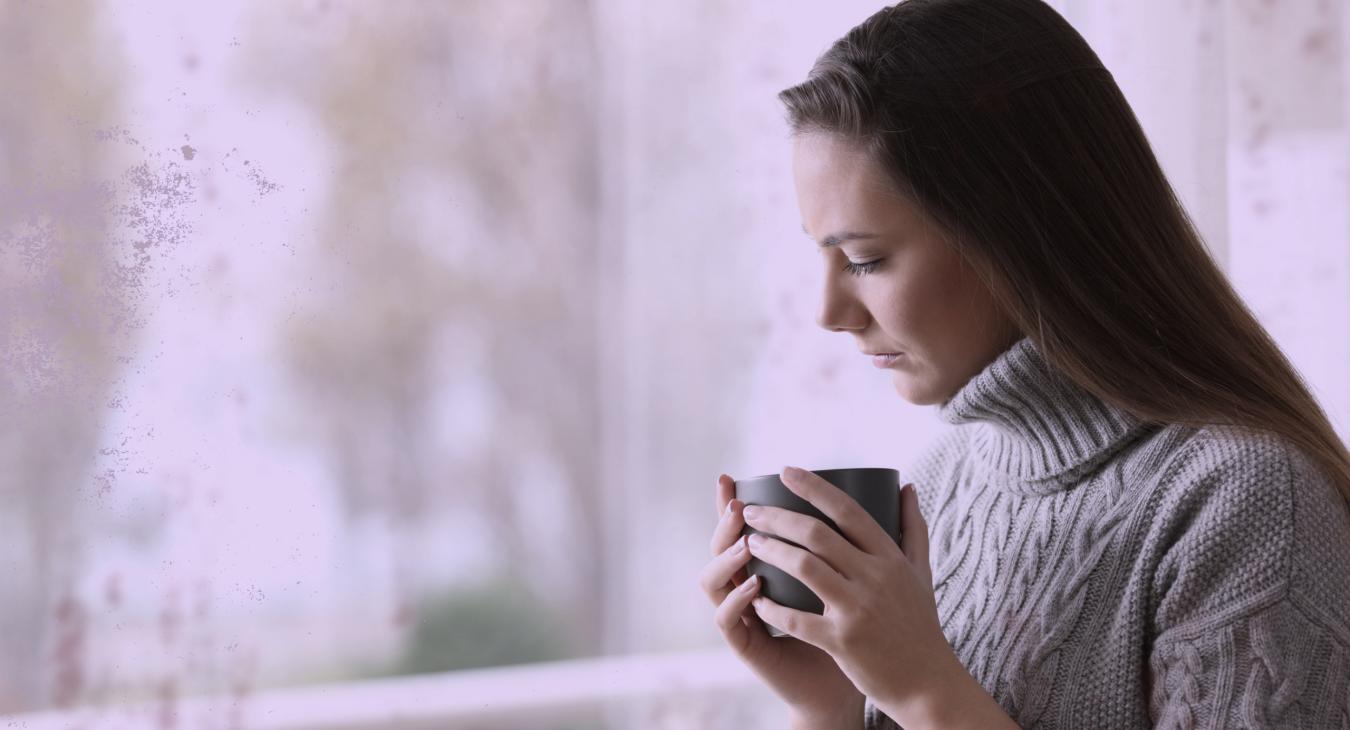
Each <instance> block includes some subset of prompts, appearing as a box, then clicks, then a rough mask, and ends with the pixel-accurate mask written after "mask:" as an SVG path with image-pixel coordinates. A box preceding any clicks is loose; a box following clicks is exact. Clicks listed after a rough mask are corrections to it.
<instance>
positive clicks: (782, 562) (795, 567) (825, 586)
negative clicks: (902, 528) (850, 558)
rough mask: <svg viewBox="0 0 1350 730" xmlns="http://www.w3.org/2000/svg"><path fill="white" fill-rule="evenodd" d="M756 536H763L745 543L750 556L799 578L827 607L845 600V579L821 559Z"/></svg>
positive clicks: (806, 552)
mask: <svg viewBox="0 0 1350 730" xmlns="http://www.w3.org/2000/svg"><path fill="white" fill-rule="evenodd" d="M758 537H762V538H763V540H762V541H761V542H760V543H759V544H758V545H756V544H755V541H753V540H751V541H749V542H748V545H749V551H750V554H751V555H754V556H755V557H757V558H759V559H760V560H763V561H764V562H766V563H768V564H769V565H772V566H774V567H775V568H778V569H780V570H782V571H783V572H784V573H787V574H788V575H790V576H792V577H793V578H796V579H797V580H799V581H801V582H802V585H805V586H806V587H807V588H810V589H811V592H812V593H815V594H816V595H817V596H819V597H820V600H821V601H823V602H824V603H825V605H827V606H837V605H841V604H843V603H844V602H845V601H846V596H847V594H848V581H847V580H846V579H845V578H844V576H842V575H840V574H839V573H837V572H836V571H835V569H834V568H831V567H830V566H829V565H828V564H826V563H825V561H824V560H821V559H820V558H818V557H816V556H815V555H812V554H811V553H810V552H808V551H806V550H803V549H801V548H799V547H797V546H796V545H789V544H788V543H785V542H783V541H782V540H778V539H775V538H773V537H770V536H768V535H758ZM892 544H894V543H892ZM769 623H773V622H772V621H770V622H769Z"/></svg>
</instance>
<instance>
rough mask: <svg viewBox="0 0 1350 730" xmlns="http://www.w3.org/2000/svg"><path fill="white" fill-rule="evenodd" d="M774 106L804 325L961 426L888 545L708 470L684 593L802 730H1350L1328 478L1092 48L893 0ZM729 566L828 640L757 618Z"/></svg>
mask: <svg viewBox="0 0 1350 730" xmlns="http://www.w3.org/2000/svg"><path fill="white" fill-rule="evenodd" d="M780 98H781V99H782V101H783V102H784V103H785V105H786V107H787V111H788V120H789V123H790V126H791V130H792V132H793V174H794V179H795V183H796V189H797V198H798V204H799V207H800V210H801V215H802V221H803V225H804V228H805V229H806V231H807V232H808V234H809V235H810V236H811V237H812V238H813V239H815V241H816V243H817V244H818V251H819V255H820V256H821V257H822V260H823V262H824V264H825V266H824V272H825V289H824V301H823V304H822V310H821V313H820V317H819V324H820V325H821V326H822V327H825V328H828V329H830V330H836V331H840V332H846V333H848V334H849V335H851V337H852V339H853V340H854V344H856V346H857V347H858V348H859V349H860V350H861V351H863V352H865V353H869V354H877V353H899V354H898V356H895V357H892V358H882V359H880V360H879V361H878V364H880V365H882V366H884V367H888V368H890V369H891V370H892V372H893V375H894V382H895V387H896V389H897V391H898V392H899V393H900V395H901V396H902V397H904V398H905V399H906V400H908V401H910V402H912V403H916V404H936V405H937V408H938V411H939V412H940V414H941V416H942V417H943V419H945V420H946V421H947V422H948V423H951V424H953V425H954V426H955V427H954V428H952V429H950V430H949V431H948V432H947V433H946V434H944V435H943V436H942V437H940V438H939V439H938V440H937V441H936V443H934V444H933V445H932V446H931V447H930V448H929V449H927V450H926V451H925V453H923V455H922V456H921V457H920V458H919V459H918V460H917V461H916V462H915V463H913V464H911V465H909V468H908V469H907V470H906V471H903V472H902V477H903V478H904V479H906V480H907V481H910V482H912V488H909V487H910V485H906V486H907V488H906V489H904V493H903V495H902V499H901V512H902V514H901V526H902V531H903V537H902V539H901V544H900V545H896V544H895V542H894V541H893V540H890V539H889V538H886V537H885V536H884V533H882V532H881V530H880V528H879V527H878V526H877V525H876V523H875V522H874V521H871V520H870V519H869V518H867V516H866V514H865V513H863V512H862V511H861V509H860V508H858V507H857V505H856V503H852V502H851V500H848V499H847V498H843V495H842V492H839V491H838V490H835V489H833V487H832V485H829V484H828V483H827V482H824V480H822V479H820V478H818V477H816V476H815V475H813V474H810V473H809V472H805V473H801V472H795V471H794V470H791V469H788V470H785V472H784V475H783V478H784V481H785V483H787V484H788V486H789V487H790V488H791V489H793V490H794V491H796V492H797V493H798V494H800V495H801V496H803V497H804V498H806V499H807V500H808V501H810V502H812V503H813V504H815V505H816V506H817V507H819V508H820V509H821V510H822V511H823V512H824V513H825V514H826V515H828V516H830V518H831V519H832V520H834V521H835V522H836V523H837V524H838V525H839V526H840V530H841V532H842V534H839V533H835V532H833V531H831V530H828V529H820V528H821V525H820V524H813V523H817V521H816V520H814V519H812V518H810V517H807V516H804V515H796V514H794V513H790V512H785V511H783V510H779V509H775V508H772V507H763V508H761V509H760V510H759V514H757V515H755V516H753V517H752V516H751V515H750V514H749V510H747V509H745V508H744V505H742V504H741V503H740V502H739V501H737V500H734V499H732V496H733V488H734V484H733V482H732V480H731V478H730V477H728V476H727V475H721V477H720V478H719V480H718V486H717V504H718V509H719V512H720V513H721V514H722V517H721V518H720V520H719V523H718V525H717V527H716V529H715V531H714V534H713V538H712V549H713V554H714V556H715V557H714V558H713V560H712V561H711V562H710V563H709V564H708V566H707V567H706V568H705V569H704V571H703V574H702V576H701V581H700V582H701V585H702V588H703V590H704V591H705V592H706V593H707V595H708V597H709V598H710V599H711V600H712V602H713V604H714V605H715V606H717V609H716V611H715V614H714V621H715V623H716V624H717V626H718V627H719V629H720V631H721V632H722V635H723V636H724V638H725V640H726V641H727V643H728V644H729V645H730V646H731V647H732V648H733V649H734V650H735V652H736V653H737V655H738V656H739V657H740V658H741V660H742V661H744V662H745V663H746V664H748V665H749V666H750V667H751V668H752V669H753V670H754V671H755V672H756V674H757V675H758V676H759V677H761V678H762V679H763V680H764V681H765V683H766V684H767V685H768V686H769V687H770V688H771V689H772V690H773V691H774V692H775V693H777V694H778V695H779V696H781V697H782V698H783V700H784V701H785V702H787V703H788V705H789V708H790V710H791V715H792V718H793V723H794V724H793V727H796V728H808V727H809V728H857V727H860V726H861V727H864V728H867V729H869V730H874V729H875V730H879V729H882V728H896V727H905V728H909V729H910V730H913V729H915V728H925V727H972V728H973V727H979V728H995V727H1009V728H1011V727H1047V728H1048V727H1058V728H1122V727H1153V726H1162V727H1192V726H1194V727H1256V726H1261V727H1265V726H1278V727H1341V726H1343V724H1344V723H1346V722H1347V719H1346V717H1347V712H1350V709H1348V708H1347V698H1348V697H1350V509H1347V500H1350V455H1348V454H1347V452H1346V447H1345V445H1344V444H1343V443H1342V442H1341V441H1340V440H1339V439H1338V437H1337V436H1336V434H1335V432H1334V430H1333V429H1332V427H1331V425H1330V424H1329V423H1328V420H1327V418H1326V416H1325V415H1324V413H1323V411H1322V410H1321V408H1320V407H1319V406H1318V404H1317V402H1316V401H1315V400H1314V398H1313V397H1312V395H1310V393H1309V391H1308V389H1307V388H1306V387H1305V385H1304V384H1303V382H1302V381H1301V380H1300V378H1299V376H1298V375H1297V374H1296V372H1295V370H1294V368H1293V367H1292V366H1291V365H1290V363H1289V362H1288V361H1287V360H1286V359H1285V357H1284V356H1283V354H1281V352H1280V350H1279V349H1278V348H1277V347H1276V345H1275V343H1274V342H1273V341H1272V339H1271V338H1270V336H1269V335H1268V334H1267V333H1266V332H1265V330H1264V329H1263V328H1262V327H1261V325H1260V324H1259V323H1258V322H1257V321H1256V319H1255V318H1254V317H1253V316H1252V314H1251V313H1250V312H1249V311H1248V310H1247V308H1246V307H1245V306H1244V305H1243V304H1242V302H1241V301H1240V300H1239V298H1238V297H1237V295H1236V294H1235V293H1234V291H1233V289H1232V288H1231V287H1230V285H1229V284H1228V282H1227V281H1226V279H1225V277H1224V276H1223V274H1222V273H1221V271H1220V270H1219V269H1218V268H1217V267H1216V266H1215V264H1214V263H1213V262H1212V260H1211V259H1210V258H1209V256H1208V255H1207V253H1206V251H1205V248H1204V245H1203V243H1202V241H1201V239H1200V236H1199V235H1198V234H1197V232H1196V230H1195V229H1194V227H1193V226H1192V224H1191V222H1190V220H1189V219H1188V217H1187V215H1186V213H1185V212H1184V211H1183V209H1182V207H1181V206H1180V204H1179V203H1178V201H1177V198H1176V196H1175V194H1174V193H1173V191H1172V189H1171V187H1170V186H1169V184H1168V183H1167V181H1166V179H1165V178H1164V175H1163V173H1162V170H1161V169H1160V167H1159V165H1158V163H1157V161H1156V159H1155V158H1154V156H1153V153H1152V151H1151V149H1150V147H1149V145H1148V143H1147V141H1146V139H1145V136H1144V134H1143V132H1142V131H1141V129H1140V127H1139V125H1138V123H1137V121H1136V119H1135V117H1134V115H1133V113H1132V112H1131V110H1130V108H1129V106H1128V104H1127V103H1126V101H1125V99H1124V97H1123V96H1122V95H1121V93H1120V90H1119V89H1118V88H1117V86H1116V84H1115V82H1114V80H1113V78H1112V76H1111V74H1110V73H1109V72H1108V71H1107V70H1106V69H1104V68H1103V67H1102V65H1101V62H1100V60H1099V59H1098V58H1097V56H1096V54H1095V53H1094V52H1093V51H1092V50H1091V48H1089V46H1088V45H1087V43H1086V42H1085V41H1084V40H1083V39H1082V37H1080V36H1079V35H1078V33H1077V32H1075V31H1074V29H1073V28H1072V27H1071V26H1070V25H1069V24H1068V23H1067V22H1066V21H1065V20H1064V19H1063V18H1062V17H1060V16H1059V15H1058V14H1057V13H1056V12H1055V11H1054V10H1053V9H1051V8H1050V7H1049V6H1047V5H1045V4H1043V3H1042V2H1040V1H1039V0H909V1H908V2H904V3H901V4H899V5H896V6H893V7H889V8H886V9H884V10H882V11H881V12H878V13H877V14H875V15H873V16H872V17H870V18H869V19H867V21H866V22H864V23H863V24H861V25H860V26H858V27H856V28H854V29H853V30H852V31H850V32H849V33H848V34H847V35H846V36H844V37H843V38H842V39H840V40H839V41H838V42H836V43H835V44H834V45H833V46H832V47H831V48H830V49H829V50H828V51H827V52H826V53H825V54H824V55H823V56H822V57H821V58H820V59H818V61H817V62H816V64H815V67H814V68H813V69H812V71H811V73H810V75H809V78H808V80H807V81H805V82H804V83H802V84H800V85H798V86H794V87H792V88H790V89H787V90H785V91H783V92H782V93H781V94H780ZM925 515H926V516H928V519H927V520H925V517H924V516H925ZM745 524H751V525H753V526H754V527H755V528H756V529H757V530H760V531H763V532H766V533H769V534H771V535H775V536H779V537H782V538H783V540H776V539H769V540H767V541H765V544H764V545H762V546H755V545H749V546H747V545H745V543H744V541H742V540H739V539H737V538H738V536H739V535H740V533H741V531H742V529H743V526H744V525H745ZM930 524H931V526H932V527H931V531H930V529H929V525H930ZM883 538H884V539H883ZM786 541H791V542H792V543H796V544H797V545H801V546H802V547H801V548H798V547H795V546H793V545H790V544H789V543H788V542H786ZM930 553H931V561H932V562H931V566H930ZM752 555H753V556H755V557H758V558H760V559H762V560H764V561H766V562H768V563H771V564H774V565H777V566H778V567H781V568H783V569H784V570H785V571H786V572H788V573H789V574H792V575H794V576H795V577H797V578H799V579H800V580H802V581H803V582H804V583H805V584H806V585H807V586H808V587H811V588H812V589H813V590H814V591H816V592H817V594H819V595H820V596H821V597H822V600H824V602H825V604H826V608H825V613H824V615H816V614H809V613H803V612H799V611H795V610H793V609H789V608H787V607H784V606H781V605H778V604H775V603H774V602H772V601H770V600H769V599H767V598H764V597H756V593H757V591H758V589H757V586H756V585H755V581H747V580H745V578H746V571H745V569H744V566H745V563H746V562H747V561H748V560H749V558H750V557H751V556H752ZM765 623H768V624H771V625H773V626H775V627H778V628H781V629H783V630H784V631H786V632H787V633H788V635H789V636H787V637H783V638H779V639H774V638H771V637H770V636H769V635H768V633H767V632H766V631H765V628H764V624H765Z"/></svg>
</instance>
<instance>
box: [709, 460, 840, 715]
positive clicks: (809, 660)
mask: <svg viewBox="0 0 1350 730" xmlns="http://www.w3.org/2000/svg"><path fill="white" fill-rule="evenodd" d="M734 490H735V483H734V482H733V481H732V479H731V477H729V476H727V475H726V474H722V475H720V476H719V477H718V479H717V511H718V514H720V515H721V517H720V519H719V520H718V522H717V527H716V528H715V529H714V530H713V536H712V555H713V559H712V561H711V562H709V563H708V565H707V566H706V567H704V568H703V571H702V572H701V573H700V574H699V584H700V585H701V586H702V587H703V592H704V593H706V594H707V595H708V599H709V600H711V601H712V603H713V605H714V606H716V607H717V610H716V612H715V613H714V614H713V621H714V623H716V624H717V628H718V629H720V630H721V632H722V638H723V639H724V640H725V641H726V642H727V644H728V645H730V646H731V648H732V650H734V651H735V652H736V655H737V656H738V657H739V658H740V660H741V661H742V662H744V663H745V664H746V665H747V666H749V667H750V669H751V670H752V671H753V672H754V673H755V674H757V675H758V676H759V677H760V678H761V679H763V680H764V682H765V684H767V685H768V687H769V689H770V690H772V691H773V692H774V694H777V695H778V696H779V697H781V698H782V699H783V701H784V702H786V703H787V705H788V707H789V708H790V709H791V710H792V712H793V714H794V715H795V716H797V717H801V718H807V719H815V720H820V721H825V722H833V721H837V720H839V719H848V720H856V721H858V722H861V721H862V710H863V703H864V701H865V698H864V697H863V694H862V693H861V692H859V691H858V688H857V687H855V686H853V682H851V681H849V679H848V677H847V676H845V675H844V673H843V672H842V671H841V670H840V669H839V665H837V664H835V662H834V658H833V657H831V656H830V655H829V654H828V653H827V652H825V651H823V650H821V649H819V648H817V647H815V646H813V645H811V644H808V643H807V642H805V641H802V640H800V639H797V638H795V637H792V636H782V637H778V638H775V637H773V636H770V635H769V632H768V629H766V628H765V626H764V622H763V621H761V620H760V618H759V615H758V614H756V613H755V610H754V608H753V607H752V606H751V605H750V601H751V600H752V599H753V598H754V597H755V596H756V595H758V593H759V586H758V583H759V582H760V581H749V580H747V571H746V569H745V564H746V563H748V562H749V561H750V551H749V550H748V549H746V547H745V538H744V537H742V536H741V528H742V526H743V525H744V524H745V522H744V518H743V517H742V515H741V509H742V508H743V507H744V506H745V505H744V504H743V503H742V502H741V501H740V500H738V499H734V498H733V497H732V494H733V492H734Z"/></svg>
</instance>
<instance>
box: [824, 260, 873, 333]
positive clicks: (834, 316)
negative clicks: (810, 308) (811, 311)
mask: <svg viewBox="0 0 1350 730" xmlns="http://www.w3.org/2000/svg"><path fill="white" fill-rule="evenodd" d="M816 324H817V325H819V326H820V328H821V329H824V330H828V331H830V332H845V331H848V330H856V329H862V328H863V327H865V326H866V325H867V310H866V308H865V307H863V306H862V304H861V303H860V302H859V301H858V300H857V298H856V297H854V296H853V295H852V293H851V292H849V291H848V287H846V286H839V285H838V284H836V283H835V282H834V280H833V277H832V276H830V275H829V274H828V273H827V274H826V277H825V293H824V295H823V296H822V297H821V302H820V312H819V313H818V314H817V315H816Z"/></svg>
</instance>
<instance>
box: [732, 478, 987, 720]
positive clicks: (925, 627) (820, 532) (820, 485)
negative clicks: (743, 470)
mask: <svg viewBox="0 0 1350 730" xmlns="http://www.w3.org/2000/svg"><path fill="white" fill-rule="evenodd" d="M780 478H781V479H782V481H783V483H784V484H785V485H786V486H787V488H788V489H790V490H792V492H793V493H794V494H796V495H797V496H799V497H801V498H802V499H804V500H806V501H807V502H810V503H811V504H812V505H813V506H814V507H816V509H819V510H820V511H821V512H822V513H824V514H825V515H826V516H827V517H829V518H830V519H831V520H833V521H834V523H835V524H836V525H838V526H839V529H840V530H841V531H842V532H843V534H842V535H841V534H839V533H838V532H835V531H834V530H833V529H831V528H830V527H829V526H828V525H826V524H825V523H824V522H822V521H820V520H818V519H816V518H814V517H811V516H809V515H804V514H800V513H797V512H792V511H790V510H785V509H781V508H778V507H770V506H759V507H758V508H757V509H755V510H751V511H752V512H755V513H756V514H753V515H746V520H747V523H748V524H749V525H750V526H751V527H754V528H755V529H756V530H759V531H761V532H767V533H771V534H772V535H776V536H780V537H782V538H784V539H786V540H791V541H792V542H795V543H797V544H798V545H801V546H802V547H796V546H794V545H790V544H788V543H786V542H783V541H782V540H776V539H774V538H772V537H767V536H766V537H765V539H764V541H763V544H762V546H758V547H757V546H756V545H755V544H754V543H753V542H752V543H751V544H750V552H751V553H752V554H753V555H754V557H756V558H759V559H760V560H763V561H764V562H766V563H769V564H771V565H774V566H776V567H778V568H780V569H782V570H783V571H784V572H786V573H788V574H789V575H791V576H793V577H794V578H796V579H797V580H800V581H801V582H802V583H803V584H805V585H806V587H807V588H810V589H811V590H812V591H813V592H815V594H816V595H817V596H819V597H820V599H821V601H822V602H823V603H824V604H825V612H824V614H823V615H820V614H814V613H810V612H807V611H798V610H796V609H792V608H788V607H786V606H783V605H781V604H779V603H776V602H774V601H772V600H770V599H769V598H766V597H764V596H758V597H756V598H754V600H753V603H752V605H753V607H754V610H755V611H756V612H757V614H758V616H759V617H760V618H762V619H763V620H764V621H767V622H768V623H770V624H772V625H774V626H776V627H778V628H779V629H782V630H783V631H785V632H786V633H788V634H789V635H791V636H794V637H796V638H798V639H801V640H802V641H803V642H805V643H806V644H808V645H810V646H814V647H818V648H819V649H821V650H822V651H824V652H826V653H827V654H828V655H829V656H831V657H833V659H834V661H835V663H836V664H837V665H838V667H839V669H840V670H841V671H842V672H843V673H844V675H845V676H847V677H848V679H849V680H850V681H851V682H852V684H853V685H854V686H855V687H857V688H858V690H860V691H861V692H862V693H863V694H864V695H866V696H867V697H871V698H873V699H874V700H879V701H884V702H885V703H886V704H887V705H888V706H890V707H902V706H905V705H909V704H915V703H922V702H923V701H925V700H927V699H929V698H932V697H935V696H937V695H939V694H941V693H942V692H944V691H945V690H946V688H945V687H943V686H940V685H941V683H944V682H949V681H951V678H952V677H957V676H961V675H960V674H957V670H958V669H959V670H960V671H961V672H964V669H962V668H961V667H960V662H959V660H957V658H956V655H955V654H954V653H953V652H952V649H951V645H950V644H948V643H947V639H946V637H945V636H944V635H943V633H942V627H941V624H940V622H939V619H938V613H937V602H936V600H935V598H934V596H933V573H932V568H931V567H930V566H929V563H928V527H927V524H926V523H925V522H924V519H923V516H922V515H921V514H920V513H919V501H918V497H917V496H916V495H915V494H914V488H913V485H906V486H905V488H904V489H903V490H902V491H901V499H900V530H901V544H900V545H898V546H897V545H896V544H895V541H894V540H893V539H892V538H891V537H890V536H889V535H887V534H886V531H885V530H883V529H882V528H881V525H879V524H877V522H876V520H874V519H872V517H871V515H868V514H867V512H866V511H865V510H864V509H863V508H862V505H860V504H858V503H857V502H856V501H855V500H854V499H853V498H851V497H849V496H848V495H847V494H845V493H844V492H843V491H842V490H840V489H839V488H838V487H836V486H834V485H833V484H831V483H829V482H828V481H826V480H825V479H824V478H822V477H821V476H819V475H817V474H813V473H812V472H809V471H805V470H801V469H794V468H792V467H787V468H785V469H784V470H783V472H782V474H781V475H780ZM794 646H796V645H794Z"/></svg>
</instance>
